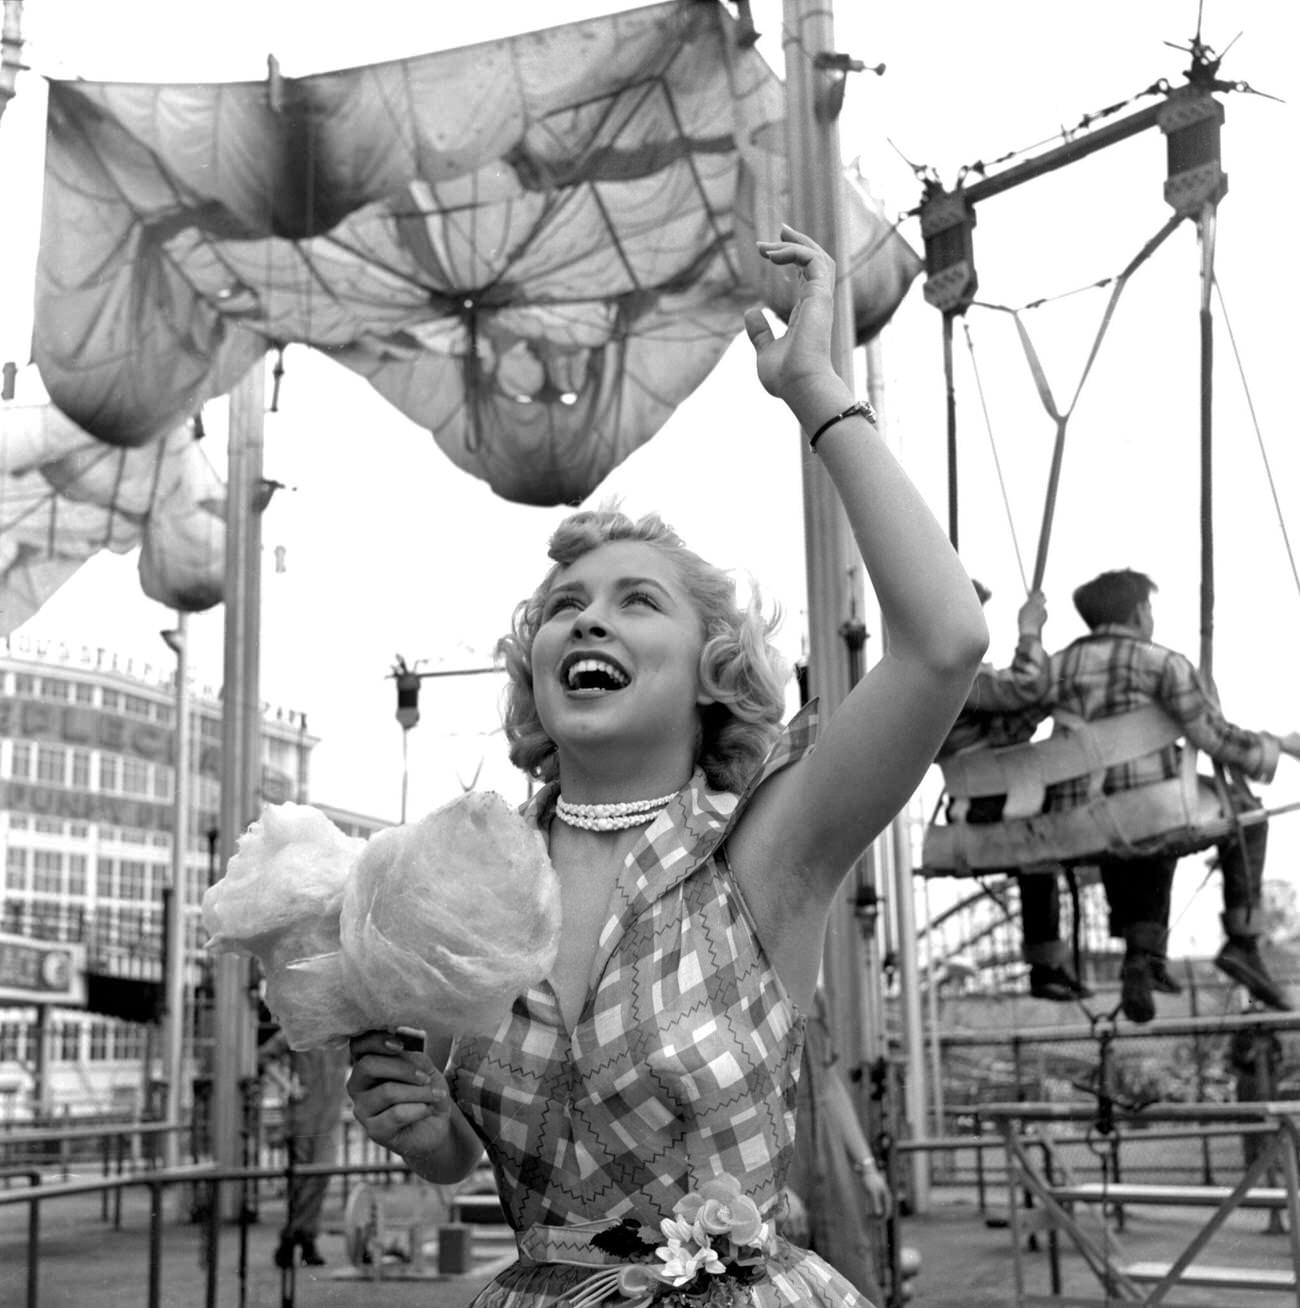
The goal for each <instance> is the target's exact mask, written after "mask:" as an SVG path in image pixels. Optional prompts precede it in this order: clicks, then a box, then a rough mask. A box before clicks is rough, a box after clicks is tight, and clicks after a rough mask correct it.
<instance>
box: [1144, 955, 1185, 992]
mask: <svg viewBox="0 0 1300 1308" xmlns="http://www.w3.org/2000/svg"><path fill="white" fill-rule="evenodd" d="M1151 989H1152V990H1158V991H1159V992H1160V993H1161V994H1162V995H1181V994H1182V993H1183V988H1182V986H1180V985H1179V984H1178V982H1177V981H1176V980H1174V978H1173V976H1172V975H1171V974H1170V971H1169V960H1168V959H1167V958H1165V957H1163V956H1162V957H1160V958H1153V959H1152V960H1151Z"/></svg>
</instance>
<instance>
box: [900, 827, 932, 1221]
mask: <svg viewBox="0 0 1300 1308" xmlns="http://www.w3.org/2000/svg"><path fill="white" fill-rule="evenodd" d="M893 836H894V885H893V899H894V923H895V930H896V931H897V933H898V1006H899V1010H900V1015H901V1018H902V1023H901V1025H902V1028H903V1058H904V1076H905V1080H904V1084H903V1114H904V1118H905V1120H906V1122H907V1126H908V1128H909V1132H910V1138H911V1139H913V1140H926V1139H929V1132H928V1130H927V1126H926V1110H927V1107H928V1104H927V1099H928V1096H927V1093H926V1085H925V1082H926V1069H925V1043H924V1040H925V1035H924V1024H923V1023H922V1021H921V974H920V968H919V967H918V965H917V951H916V900H915V898H914V896H913V892H912V885H913V881H912V849H911V844H910V841H909V838H908V831H907V826H906V823H905V822H903V821H902V820H901V819H900V820H898V821H895V823H894V826H893ZM911 1175H912V1211H913V1212H914V1213H917V1214H918V1215H922V1216H923V1215H924V1214H925V1213H928V1212H929V1211H930V1160H929V1155H928V1154H926V1153H925V1152H924V1151H923V1150H920V1149H918V1150H917V1151H916V1152H915V1153H913V1154H912V1172H911Z"/></svg>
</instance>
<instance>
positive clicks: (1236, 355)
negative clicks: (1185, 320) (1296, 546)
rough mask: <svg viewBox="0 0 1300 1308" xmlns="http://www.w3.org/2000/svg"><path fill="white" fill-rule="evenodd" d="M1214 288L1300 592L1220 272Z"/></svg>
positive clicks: (1266, 451)
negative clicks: (1220, 281)
mask: <svg viewBox="0 0 1300 1308" xmlns="http://www.w3.org/2000/svg"><path fill="white" fill-rule="evenodd" d="M1214 290H1215V293H1216V294H1217V295H1218V297H1219V311H1220V312H1221V313H1222V314H1223V325H1224V326H1225V327H1226V328H1227V329H1228V344H1229V345H1231V346H1232V357H1233V359H1234V360H1235V361H1236V364H1237V374H1238V376H1239V377H1240V378H1241V387H1242V391H1243V392H1244V394H1245V398H1246V407H1247V408H1248V409H1249V410H1250V421H1251V426H1253V427H1254V429H1255V444H1256V445H1257V446H1258V447H1259V457H1260V459H1261V460H1262V461H1263V464H1264V476H1265V478H1266V480H1267V481H1268V490H1269V495H1270V496H1271V497H1272V500H1273V512H1274V513H1275V514H1276V515H1277V525H1278V529H1279V530H1280V531H1281V533H1282V544H1283V545H1284V546H1285V548H1286V559H1287V563H1288V564H1290V566H1291V577H1292V580H1293V581H1294V582H1295V586H1296V592H1297V593H1298V594H1300V571H1297V570H1296V561H1295V551H1294V550H1293V549H1292V548H1291V537H1290V535H1289V533H1288V532H1287V528H1286V519H1285V518H1284V517H1283V516H1282V504H1281V501H1280V500H1279V499H1278V494H1277V482H1276V480H1275V479H1274V477H1273V467H1272V464H1271V463H1270V462H1269V457H1268V450H1267V449H1266V448H1265V445H1264V433H1263V431H1262V430H1261V428H1260V425H1259V415H1258V413H1256V411H1255V398H1254V396H1253V395H1252V394H1251V392H1250V382H1249V381H1248V380H1247V378H1246V369H1245V366H1244V365H1243V364H1242V361H1241V351H1240V350H1238V349H1237V337H1236V335H1235V334H1234V333H1233V330H1232V319H1231V318H1229V316H1228V306H1227V304H1226V303H1225V302H1224V299H1223V287H1222V286H1221V285H1220V283H1219V278H1218V274H1217V273H1216V274H1215V277H1214Z"/></svg>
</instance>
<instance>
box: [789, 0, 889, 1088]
mask: <svg viewBox="0 0 1300 1308" xmlns="http://www.w3.org/2000/svg"><path fill="white" fill-rule="evenodd" d="M782 34H783V42H784V44H783V49H784V53H785V85H786V159H787V163H788V168H789V185H790V207H791V215H790V221H791V222H792V223H793V225H794V226H795V227H796V228H798V229H799V230H800V231H803V232H806V233H807V234H808V235H809V236H811V237H812V238H813V239H814V240H815V241H817V243H818V244H819V245H821V246H822V248H823V249H825V250H826V251H827V252H828V253H829V254H830V255H831V256H832V257H833V258H834V259H835V263H836V267H837V268H838V269H839V270H840V280H839V285H838V286H837V288H836V295H835V316H834V329H833V336H832V351H833V354H834V366H835V370H836V372H838V373H839V375H840V376H841V377H843V378H844V379H845V381H847V382H848V383H849V385H850V386H853V385H854V375H853V345H854V342H853V306H852V291H851V286H850V282H849V279H848V276H847V273H846V269H847V266H848V261H847V258H846V254H845V251H846V248H847V247H846V241H845V232H844V219H843V188H844V186H845V185H846V183H845V180H844V169H843V164H842V161H841V158H840V142H839V126H838V123H837V121H836V118H835V114H834V112H833V111H831V106H832V105H833V104H834V92H835V89H836V83H837V75H836V74H834V73H833V72H831V71H827V70H825V69H818V68H817V67H816V66H815V56H816V55H818V54H820V53H829V52H830V51H833V50H834V48H835V40H834V30H833V23H832V18H831V11H830V7H829V6H828V5H824V4H815V3H810V0H784V11H783V23H782ZM803 516H804V543H805V555H806V557H805V571H806V577H807V587H808V687H809V693H810V694H811V695H815V696H816V697H817V698H818V699H819V700H820V702H821V709H822V712H823V713H824V714H827V715H829V714H830V713H832V712H833V711H834V710H835V708H836V706H837V705H838V704H840V702H841V701H842V700H843V699H844V698H845V696H846V695H847V694H848V692H849V689H850V687H851V684H852V668H851V662H852V660H851V658H850V652H849V650H848V648H847V646H846V642H845V640H844V639H843V635H842V633H843V632H844V631H845V630H846V629H848V628H849V626H850V625H851V624H853V623H855V622H860V621H861V617H862V612H863V582H862V559H861V554H860V553H859V551H858V548H857V543H856V542H855V541H854V539H853V535H852V532H851V531H850V529H849V525H848V519H847V518H846V516H845V514H844V510H843V508H842V506H841V505H840V502H839V497H838V496H837V495H836V493H835V488H834V486H833V485H832V484H831V480H830V477H829V476H828V475H827V473H826V470H825V469H824V468H823V467H822V466H821V464H820V463H819V462H818V460H817V459H816V458H815V457H814V456H813V455H812V453H811V452H810V451H808V450H806V449H805V451H804V456H803ZM866 857H870V855H869V854H868V855H866ZM853 899H854V896H853V894H852V893H847V894H841V895H839V896H837V898H836V901H835V904H834V906H833V907H832V910H831V915H830V920H829V922H828V925H827V931H826V948H825V955H824V959H823V976H824V978H825V985H826V990H827V993H828V997H829V999H830V1003H829V1005H828V1008H829V1012H830V1026H831V1033H832V1038H833V1040H834V1041H835V1045H836V1048H837V1049H838V1050H839V1052H840V1056H841V1057H842V1058H843V1060H844V1062H845V1064H846V1065H847V1066H849V1067H858V1066H860V1065H861V1064H862V1062H863V1055H864V1051H863V1048H862V1041H861V1028H860V1021H859V1015H860V1014H861V1013H862V1010H863V984H862V977H863V959H862V941H861V933H860V931H859V929H858V925H857V919H856V912H855V905H854V902H853Z"/></svg>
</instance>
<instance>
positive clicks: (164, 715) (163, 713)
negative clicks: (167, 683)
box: [153, 703, 176, 727]
mask: <svg viewBox="0 0 1300 1308" xmlns="http://www.w3.org/2000/svg"><path fill="white" fill-rule="evenodd" d="M175 717H176V710H175V708H173V706H172V705H170V704H162V703H159V704H155V705H154V706H153V719H154V721H155V722H157V723H158V724H159V725H160V726H164V727H170V726H171V724H172V720H173V719H174V718H175Z"/></svg>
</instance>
